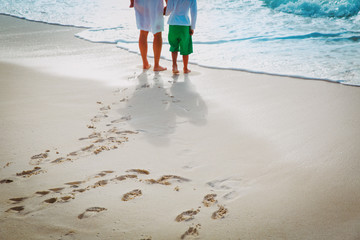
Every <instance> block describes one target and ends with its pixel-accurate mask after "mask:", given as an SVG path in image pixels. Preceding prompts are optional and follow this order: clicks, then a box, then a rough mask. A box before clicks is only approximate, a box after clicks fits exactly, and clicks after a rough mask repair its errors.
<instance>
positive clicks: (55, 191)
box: [49, 187, 64, 193]
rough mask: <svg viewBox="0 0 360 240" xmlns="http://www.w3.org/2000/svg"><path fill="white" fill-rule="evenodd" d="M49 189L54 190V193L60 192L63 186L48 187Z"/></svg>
mask: <svg viewBox="0 0 360 240" xmlns="http://www.w3.org/2000/svg"><path fill="white" fill-rule="evenodd" d="M49 190H50V191H52V192H54V193H60V192H61V191H62V190H64V188H63V187H59V188H50V189H49Z"/></svg>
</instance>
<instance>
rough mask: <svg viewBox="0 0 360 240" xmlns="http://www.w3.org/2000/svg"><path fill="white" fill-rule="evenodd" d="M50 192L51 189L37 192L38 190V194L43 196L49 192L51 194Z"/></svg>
mask: <svg viewBox="0 0 360 240" xmlns="http://www.w3.org/2000/svg"><path fill="white" fill-rule="evenodd" d="M49 193H50V191H37V192H36V194H39V195H41V196H44V195H47V194H49Z"/></svg>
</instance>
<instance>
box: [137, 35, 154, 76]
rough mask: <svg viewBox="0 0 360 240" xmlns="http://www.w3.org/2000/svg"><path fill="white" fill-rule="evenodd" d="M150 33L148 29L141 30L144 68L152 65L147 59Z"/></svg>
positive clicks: (140, 46)
mask: <svg viewBox="0 0 360 240" xmlns="http://www.w3.org/2000/svg"><path fill="white" fill-rule="evenodd" d="M148 34H149V32H148V31H143V30H140V36H139V49H140V53H141V58H142V61H143V68H144V69H149V68H150V67H151V65H150V64H149V62H148V60H147V50H148V44H147V38H148Z"/></svg>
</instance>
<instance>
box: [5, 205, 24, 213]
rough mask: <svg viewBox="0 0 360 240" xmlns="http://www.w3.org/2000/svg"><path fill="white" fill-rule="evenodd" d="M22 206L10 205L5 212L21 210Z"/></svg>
mask: <svg viewBox="0 0 360 240" xmlns="http://www.w3.org/2000/svg"><path fill="white" fill-rule="evenodd" d="M24 209H25V208H24V206H17V207H12V208H9V209H8V210H6V211H5V212H18V213H19V212H21V211H22V210H24Z"/></svg>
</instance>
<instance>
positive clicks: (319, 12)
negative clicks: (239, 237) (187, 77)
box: [0, 0, 360, 86]
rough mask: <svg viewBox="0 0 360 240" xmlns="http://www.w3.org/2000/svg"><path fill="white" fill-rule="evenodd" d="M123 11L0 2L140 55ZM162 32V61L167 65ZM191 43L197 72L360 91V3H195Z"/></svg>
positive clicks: (89, 2)
mask: <svg viewBox="0 0 360 240" xmlns="http://www.w3.org/2000/svg"><path fill="white" fill-rule="evenodd" d="M128 5H129V1H128V0H121V1H119V0H76V1H74V0H0V13H2V14H7V15H12V16H16V17H20V18H24V19H28V20H35V21H41V22H46V23H53V24H60V25H70V26H77V27H84V29H83V31H80V32H79V33H78V34H76V37H79V38H82V39H84V40H88V41H92V42H107V43H113V44H114V45H115V44H116V46H117V47H120V48H123V49H127V50H128V51H131V52H139V50H138V45H137V39H138V30H137V29H136V24H135V15H134V10H133V9H129V8H128ZM166 20H167V19H166ZM165 29H166V30H165V32H164V33H163V39H164V46H163V57H164V58H167V59H170V54H169V51H168V48H169V46H168V43H167V26H165ZM151 40H152V39H151V38H150V39H149V41H151ZM193 42H194V53H193V54H192V55H191V56H190V61H191V62H192V63H197V64H199V65H202V66H208V67H217V68H227V69H239V70H246V71H250V72H259V73H269V74H276V75H288V76H298V77H303V78H314V79H324V80H329V81H335V82H340V83H343V84H349V85H358V86H360V57H359V56H360V0H198V21H197V27H196V29H195V34H194V36H193ZM149 54H150V55H151V51H149Z"/></svg>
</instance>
